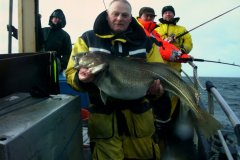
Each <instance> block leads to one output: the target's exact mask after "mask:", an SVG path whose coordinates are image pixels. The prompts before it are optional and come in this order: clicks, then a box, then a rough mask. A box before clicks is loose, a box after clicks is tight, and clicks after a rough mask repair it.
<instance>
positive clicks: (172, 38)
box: [164, 34, 176, 43]
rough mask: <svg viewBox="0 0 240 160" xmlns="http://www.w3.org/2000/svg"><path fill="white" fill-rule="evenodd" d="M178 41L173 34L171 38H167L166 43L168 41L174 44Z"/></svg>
mask: <svg viewBox="0 0 240 160" xmlns="http://www.w3.org/2000/svg"><path fill="white" fill-rule="evenodd" d="M175 40H176V36H175V34H171V35H170V36H169V37H167V38H165V39H164V41H167V42H169V43H173V42H175Z"/></svg>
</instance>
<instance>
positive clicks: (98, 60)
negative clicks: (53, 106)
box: [73, 52, 221, 137]
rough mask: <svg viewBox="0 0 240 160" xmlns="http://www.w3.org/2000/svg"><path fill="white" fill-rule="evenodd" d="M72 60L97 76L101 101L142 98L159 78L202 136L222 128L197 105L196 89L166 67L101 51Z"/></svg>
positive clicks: (96, 81)
mask: <svg viewBox="0 0 240 160" xmlns="http://www.w3.org/2000/svg"><path fill="white" fill-rule="evenodd" d="M73 59H74V61H75V67H76V68H79V67H85V68H89V69H91V70H92V73H93V74H95V75H96V77H97V78H96V79H95V80H94V83H95V85H96V86H97V87H98V88H99V89H100V91H101V93H102V94H101V96H102V99H103V101H105V100H106V99H105V98H106V97H105V96H106V95H107V96H111V97H114V98H118V99H123V100H132V99H138V98H141V97H143V96H145V95H146V92H147V90H148V88H149V87H150V85H151V84H152V83H153V81H154V80H156V79H160V81H161V84H162V85H163V87H164V89H165V90H167V91H169V92H171V93H173V94H175V95H176V96H177V97H179V98H180V99H181V101H182V102H184V104H186V105H187V106H189V107H190V109H191V110H192V111H193V113H194V114H195V116H196V124H197V125H198V126H199V128H200V130H201V131H202V133H203V135H205V136H206V137H209V136H211V135H213V134H214V133H215V132H216V131H217V130H218V129H220V128H221V124H220V123H219V122H218V121H217V120H216V119H215V118H214V117H213V116H212V115H210V114H209V113H208V112H206V111H205V110H202V109H201V108H200V107H199V106H198V99H197V92H196V91H195V89H194V88H192V87H190V86H189V85H188V84H187V83H186V82H185V81H184V80H183V79H182V78H181V77H180V76H179V75H178V73H177V72H176V71H175V70H174V69H172V68H171V67H170V66H168V65H166V64H163V63H147V62H141V61H134V60H131V59H130V58H126V57H115V56H112V55H109V54H106V53H101V52H94V53H87V54H82V53H80V54H79V55H76V56H74V57H73ZM104 97H105V98H104Z"/></svg>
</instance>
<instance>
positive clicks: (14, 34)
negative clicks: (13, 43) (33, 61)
mask: <svg viewBox="0 0 240 160" xmlns="http://www.w3.org/2000/svg"><path fill="white" fill-rule="evenodd" d="M7 31H11V35H12V36H13V37H14V38H16V39H18V30H17V29H16V28H15V27H14V26H12V25H9V24H8V25H7Z"/></svg>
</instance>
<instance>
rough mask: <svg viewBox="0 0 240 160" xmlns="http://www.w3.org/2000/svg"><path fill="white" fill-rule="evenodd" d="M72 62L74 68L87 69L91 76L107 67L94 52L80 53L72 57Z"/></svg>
mask: <svg viewBox="0 0 240 160" xmlns="http://www.w3.org/2000/svg"><path fill="white" fill-rule="evenodd" d="M72 59H73V61H74V68H75V69H79V68H88V69H89V70H90V71H91V73H92V74H96V73H98V72H100V71H102V70H104V69H105V68H106V66H107V63H106V62H105V61H104V59H103V58H102V57H101V56H100V54H96V53H94V52H81V53H78V54H76V55H74V56H72Z"/></svg>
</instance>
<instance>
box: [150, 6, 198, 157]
mask: <svg viewBox="0 0 240 160" xmlns="http://www.w3.org/2000/svg"><path fill="white" fill-rule="evenodd" d="M174 16H175V10H174V8H173V7H172V6H165V7H163V8H162V18H160V19H159V21H160V24H158V25H159V27H157V28H156V29H155V31H156V32H157V33H158V34H159V35H160V36H161V38H162V39H163V40H164V41H165V42H167V43H163V44H169V43H170V44H172V46H174V47H177V49H174V50H175V51H174V52H172V54H171V52H161V53H162V57H163V59H164V62H165V63H166V64H168V65H170V66H171V67H173V68H174V69H175V70H176V71H177V72H178V74H179V76H181V62H185V61H184V60H181V59H182V58H190V57H191V56H190V55H189V52H190V51H191V50H192V47H193V44H192V38H191V35H190V34H189V33H187V34H185V35H183V36H180V37H179V38H176V37H177V36H179V35H181V34H183V33H186V32H187V30H186V29H185V27H183V26H179V25H177V22H178V21H179V19H180V18H179V17H176V18H174ZM163 46H164V45H163ZM165 94H166V93H165ZM169 97H170V99H171V100H170V102H171V103H170V104H169V105H168V106H169V107H170V110H167V109H165V110H167V112H163V111H162V109H158V110H157V111H156V112H157V115H159V121H158V123H157V130H158V131H157V132H158V136H159V137H160V143H159V144H160V147H161V146H166V145H168V151H169V150H172V151H173V152H174V153H175V155H177V157H178V158H180V157H181V156H185V157H184V158H183V159H186V160H187V159H189V160H190V159H194V156H196V151H195V150H194V144H193V136H194V130H193V127H192V124H191V120H190V119H189V118H190V116H189V114H190V112H189V109H188V107H186V106H184V105H183V104H181V102H180V100H179V98H177V97H176V96H174V95H172V94H170V93H169ZM165 108H166V107H165ZM161 113H162V114H161ZM166 113H168V114H166ZM164 116H165V117H164ZM161 117H164V121H162V120H163V119H162V118H161ZM182 127H185V131H186V132H182V131H181V129H182ZM161 149H162V150H163V148H162V147H161ZM190 150H191V153H193V154H192V155H189V154H187V153H188V152H189V151H190ZM183 153H185V154H183ZM180 159H181V158H180Z"/></svg>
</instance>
